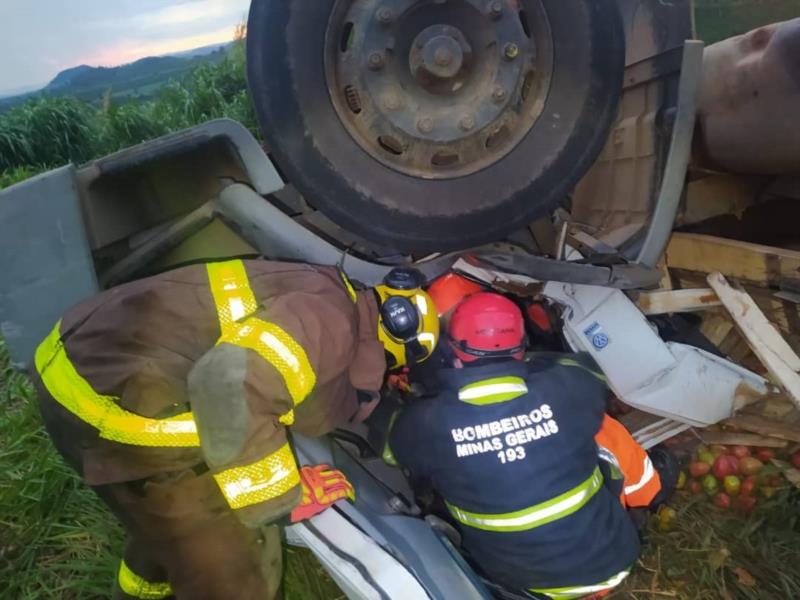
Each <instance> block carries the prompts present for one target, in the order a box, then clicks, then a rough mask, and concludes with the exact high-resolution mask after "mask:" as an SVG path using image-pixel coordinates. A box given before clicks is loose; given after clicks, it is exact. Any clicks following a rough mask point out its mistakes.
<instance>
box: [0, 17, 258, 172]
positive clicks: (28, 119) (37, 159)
mask: <svg viewBox="0 0 800 600" xmlns="http://www.w3.org/2000/svg"><path fill="white" fill-rule="evenodd" d="M243 34H244V30H240V31H239V34H238V39H237V41H236V43H235V44H233V45H232V46H231V47H230V49H229V50H228V54H227V55H226V57H225V58H224V59H223V60H221V61H219V62H215V63H208V64H204V65H201V66H199V67H197V68H196V69H195V70H194V71H192V73H191V74H190V75H189V76H187V77H186V78H185V79H182V80H180V81H172V82H170V83H169V84H168V85H166V86H165V87H164V88H162V90H161V91H160V93H159V95H158V97H157V98H156V99H155V100H153V101H149V102H135V101H134V102H129V103H124V104H114V102H113V101H112V100H111V99H110V94H106V96H105V97H104V98H103V99H102V101H100V102H98V105H97V106H96V105H93V104H88V103H86V102H82V101H79V100H75V99H72V98H37V99H33V100H29V101H27V102H26V103H24V104H22V105H20V106H17V107H15V108H13V109H11V110H10V111H9V112H7V113H5V114H3V115H0V187H3V185H8V184H10V183H13V182H14V181H16V180H17V178H18V176H19V175H21V174H24V173H28V174H32V173H34V172H37V171H41V170H44V169H49V168H54V167H59V166H62V165H64V164H67V163H70V162H72V163H76V164H80V163H83V162H86V161H88V160H91V159H93V158H97V157H99V156H102V155H104V154H108V153H111V152H115V151H117V150H120V149H122V148H126V147H128V146H132V145H134V144H138V143H141V142H144V141H147V140H150V139H153V138H156V137H159V136H161V135H164V134H166V133H169V132H172V131H177V130H180V129H185V128H187V127H191V126H193V125H197V124H199V123H203V122H205V121H209V120H211V119H217V118H220V117H228V118H231V119H235V120H237V121H239V122H241V123H243V124H244V125H245V126H246V127H248V128H250V130H251V131H252V132H253V133H254V134H255V135H259V132H258V127H257V124H256V117H255V111H254V110H253V106H252V102H251V101H250V96H249V94H248V92H247V82H246V69H245V52H244V40H243ZM20 169H21V170H20ZM11 173H14V174H16V176H15V175H12V174H11Z"/></svg>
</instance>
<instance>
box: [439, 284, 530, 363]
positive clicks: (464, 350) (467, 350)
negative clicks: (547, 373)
mask: <svg viewBox="0 0 800 600" xmlns="http://www.w3.org/2000/svg"><path fill="white" fill-rule="evenodd" d="M448 341H449V344H450V347H451V348H452V349H453V351H454V352H455V354H456V356H457V357H458V358H460V359H461V360H462V361H463V362H475V361H476V360H478V359H481V358H504V357H507V358H515V359H517V360H521V359H522V357H523V355H524V354H525V322H524V320H523V318H522V311H520V309H519V308H518V307H517V305H516V304H514V303H513V302H512V301H511V300H509V299H508V298H506V297H504V296H501V295H500V294H491V293H481V294H475V295H474V296H470V297H469V298H467V299H466V300H464V301H463V302H462V303H461V304H459V305H458V306H457V307H456V310H455V312H454V313H453V317H452V319H451V320H450V331H449V339H448Z"/></svg>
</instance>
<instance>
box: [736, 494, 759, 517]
mask: <svg viewBox="0 0 800 600" xmlns="http://www.w3.org/2000/svg"><path fill="white" fill-rule="evenodd" d="M734 506H735V508H736V510H739V511H741V512H743V513H749V512H751V511H752V510H753V508H755V506H756V499H755V498H754V497H753V496H744V495H742V496H739V497H738V498H736V500H734Z"/></svg>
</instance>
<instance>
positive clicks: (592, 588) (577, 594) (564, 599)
mask: <svg viewBox="0 0 800 600" xmlns="http://www.w3.org/2000/svg"><path fill="white" fill-rule="evenodd" d="M630 572H631V570H630V569H625V570H624V571H622V572H621V573H617V574H616V575H614V576H613V577H611V578H609V579H607V580H606V581H604V582H603V583H598V584H597V585H584V586H580V587H564V588H551V589H542V590H540V589H531V590H530V591H531V592H534V593H536V594H545V595H546V596H550V597H551V598H553V600H572V599H573V598H581V597H582V596H586V595H587V594H596V593H597V592H602V591H604V590H609V589H611V588H615V587H617V586H618V585H619V584H620V583H622V581H623V580H624V579H625V578H626V577H627V576H628V574H629V573H630Z"/></svg>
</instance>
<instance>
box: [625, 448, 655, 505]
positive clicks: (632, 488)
mask: <svg viewBox="0 0 800 600" xmlns="http://www.w3.org/2000/svg"><path fill="white" fill-rule="evenodd" d="M655 472H656V470H655V468H653V463H652V462H651V461H650V457H649V456H647V455H645V457H644V473H642V477H641V479H639V483H635V484H633V485H629V486H626V487H625V495H626V496H628V495H630V494H633V493H634V492H638V491H639V490H640V489H642V488H643V487H644V486H646V485H647V484H648V483H650V480H651V479H652V478H653V476H654V475H655Z"/></svg>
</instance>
